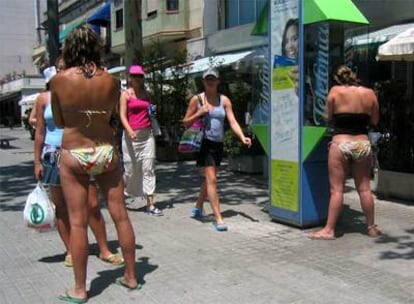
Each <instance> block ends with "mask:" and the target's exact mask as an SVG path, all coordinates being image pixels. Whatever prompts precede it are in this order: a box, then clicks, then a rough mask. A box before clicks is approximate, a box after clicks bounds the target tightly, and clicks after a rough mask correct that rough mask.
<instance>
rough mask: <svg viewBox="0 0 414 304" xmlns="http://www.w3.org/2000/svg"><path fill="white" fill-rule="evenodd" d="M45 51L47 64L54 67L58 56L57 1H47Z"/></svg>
mask: <svg viewBox="0 0 414 304" xmlns="http://www.w3.org/2000/svg"><path fill="white" fill-rule="evenodd" d="M47 33H48V41H47V49H48V52H49V64H50V65H55V62H56V59H57V57H58V55H59V5H58V0H47Z"/></svg>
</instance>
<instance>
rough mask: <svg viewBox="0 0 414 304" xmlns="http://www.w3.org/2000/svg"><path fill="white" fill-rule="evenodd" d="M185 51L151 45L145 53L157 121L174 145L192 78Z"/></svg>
mask: <svg viewBox="0 0 414 304" xmlns="http://www.w3.org/2000/svg"><path fill="white" fill-rule="evenodd" d="M186 57H187V54H186V51H185V50H181V49H180V48H179V47H177V46H172V45H171V43H170V44H167V43H160V42H157V43H154V44H153V45H152V46H150V47H149V48H147V49H146V51H145V53H144V62H145V69H146V72H147V75H146V78H145V79H146V86H147V89H148V90H149V92H150V94H151V102H152V103H153V104H156V105H157V119H158V121H159V123H160V125H161V126H162V127H163V129H164V130H166V131H167V132H168V137H169V138H170V140H172V141H173V142H175V141H176V138H177V137H178V133H179V130H180V128H181V123H180V122H181V119H182V118H183V116H184V114H185V111H186V109H187V105H188V99H189V92H190V87H191V78H190V77H189V75H188V67H187V66H186V65H185V63H186Z"/></svg>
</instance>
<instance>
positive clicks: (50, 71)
mask: <svg viewBox="0 0 414 304" xmlns="http://www.w3.org/2000/svg"><path fill="white" fill-rule="evenodd" d="M55 75H56V67H55V66H51V67H48V68H46V69H44V70H43V76H44V77H45V82H46V83H49V81H50V79H52V78H53V76H55Z"/></svg>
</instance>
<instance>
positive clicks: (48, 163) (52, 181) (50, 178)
mask: <svg viewBox="0 0 414 304" xmlns="http://www.w3.org/2000/svg"><path fill="white" fill-rule="evenodd" d="M59 152H60V150H59V148H57V149H55V150H54V151H53V149H50V146H48V149H46V147H45V148H43V153H42V166H43V174H42V182H43V183H44V184H45V185H51V186H60V176H59V166H58V158H59Z"/></svg>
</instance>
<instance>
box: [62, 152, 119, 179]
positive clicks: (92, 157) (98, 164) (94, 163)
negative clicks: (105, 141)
mask: <svg viewBox="0 0 414 304" xmlns="http://www.w3.org/2000/svg"><path fill="white" fill-rule="evenodd" d="M67 151H68V152H69V153H70V154H72V156H73V157H74V158H76V160H77V161H78V162H79V164H80V165H81V167H82V168H83V169H84V170H85V171H86V172H87V173H88V174H90V175H98V174H101V173H102V172H103V171H104V170H105V169H106V168H108V166H109V164H110V163H111V161H112V158H113V155H114V147H113V146H112V145H101V146H97V147H92V148H78V149H71V150H67Z"/></svg>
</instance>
